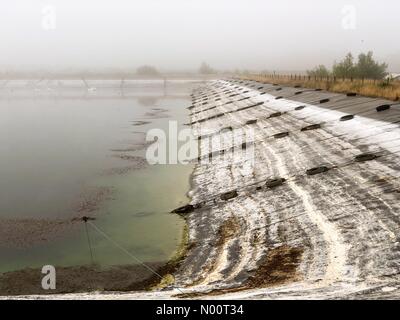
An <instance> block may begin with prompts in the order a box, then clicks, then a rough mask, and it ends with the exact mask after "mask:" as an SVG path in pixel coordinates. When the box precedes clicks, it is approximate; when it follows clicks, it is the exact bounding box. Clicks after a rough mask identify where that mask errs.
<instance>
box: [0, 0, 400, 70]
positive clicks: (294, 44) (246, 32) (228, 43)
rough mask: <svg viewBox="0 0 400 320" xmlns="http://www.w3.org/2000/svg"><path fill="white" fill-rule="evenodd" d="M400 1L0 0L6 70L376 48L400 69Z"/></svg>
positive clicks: (192, 66) (262, 60)
mask: <svg viewBox="0 0 400 320" xmlns="http://www.w3.org/2000/svg"><path fill="white" fill-rule="evenodd" d="M399 12H400V2H399V1H398V0H380V1H377V0H359V1H341V0H338V1H337V0H335V1H318V0H299V1H295V0H279V1H266V0H246V1H245V0H130V1H128V0H85V1H82V0H54V1H51V0H47V1H40V0H36V1H32V0H1V2H0V39H1V41H0V68H1V69H2V71H5V70H10V71H18V70H48V71H57V70H125V71H126V70H135V68H136V67H138V66H140V65H142V64H151V65H154V66H156V67H157V68H159V69H160V70H196V69H197V68H198V66H199V65H200V63H201V62H202V61H206V62H207V63H209V64H210V65H211V66H212V67H214V68H217V69H219V70H228V69H229V70H233V69H237V68H239V69H252V70H256V69H258V70H261V69H267V70H305V69H309V68H312V67H314V66H315V65H317V64H326V65H328V66H330V65H332V63H333V61H334V60H335V59H340V58H341V57H342V56H344V55H345V54H346V53H347V52H349V51H351V52H353V53H354V54H355V55H357V54H358V53H359V52H362V51H368V50H373V51H374V53H375V56H376V57H377V58H378V59H380V60H383V61H386V62H388V63H389V70H390V71H400V42H399V41H398V31H399Z"/></svg>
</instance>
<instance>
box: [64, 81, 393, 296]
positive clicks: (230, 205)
mask: <svg viewBox="0 0 400 320" xmlns="http://www.w3.org/2000/svg"><path fill="white" fill-rule="evenodd" d="M190 109H191V126H192V128H193V131H194V134H195V136H197V137H200V139H199V143H200V146H199V150H200V158H201V159H205V158H207V159H208V161H201V162H200V163H199V164H197V165H196V168H195V170H194V173H193V181H192V185H193V186H192V190H191V191H190V195H191V198H192V201H191V204H192V205H193V208H192V207H191V210H189V211H191V212H189V213H188V214H187V221H188V225H189V250H188V253H187V256H186V258H185V259H184V261H183V262H182V264H181V267H180V269H179V270H178V271H177V272H176V275H175V279H176V286H178V287H179V288H180V289H181V292H178V291H177V290H175V289H171V290H169V291H168V290H167V291H162V292H149V293H139V292H137V293H130V294H125V295H97V296H95V295H85V296H81V297H82V298H165V297H175V298H178V297H199V298H202V297H208V298H210V297H214V298H218V297H221V295H222V297H223V298H227V299H231V298H232V299H233V298H249V299H250V298H340V299H345V298H383V297H386V298H398V297H399V296H400V294H399V288H400V276H399V272H400V253H399V252H400V251H399V249H400V248H399V228H400V217H399V214H400V201H399V199H400V182H399V176H400V171H399V170H400V128H399V121H400V105H399V104H398V103H397V104H396V103H395V102H393V101H386V100H383V99H374V98H366V97H360V96H357V95H354V94H347V95H346V94H336V93H330V92H325V91H316V90H310V89H302V88H292V87H281V86H277V85H273V84H260V83H257V82H254V81H241V80H226V81H225V80H219V81H212V82H208V83H207V84H206V85H205V86H203V87H200V88H198V89H197V90H196V91H195V92H194V94H193V105H192V107H191V108H190ZM243 136H246V137H251V140H250V141H249V140H248V139H247V141H245V144H244V145H243V144H241V145H240V147H239V148H233V149H232V147H234V144H235V143H236V142H235V141H238V139H239V138H240V137H242V138H243ZM210 137H214V138H216V139H215V140H216V141H224V143H223V144H221V143H220V142H217V143H215V144H211V147H210V143H209V141H210V139H208V138H210ZM239 141H243V139H242V140H240V139H239ZM236 147H238V146H236ZM233 151H234V152H233ZM249 154H250V155H251V156H250V157H249ZM182 292H183V293H184V294H183V295H182ZM70 297H71V296H70ZM76 297H79V296H76V295H75V296H74V298H76Z"/></svg>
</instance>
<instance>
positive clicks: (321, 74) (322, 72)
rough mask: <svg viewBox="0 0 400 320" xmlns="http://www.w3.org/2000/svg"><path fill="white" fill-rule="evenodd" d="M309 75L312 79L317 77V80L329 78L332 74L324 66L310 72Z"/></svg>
mask: <svg viewBox="0 0 400 320" xmlns="http://www.w3.org/2000/svg"><path fill="white" fill-rule="evenodd" d="M307 74H308V75H309V76H310V77H317V78H326V77H329V75H330V72H329V70H328V69H327V67H325V66H324V65H322V64H321V65H319V66H318V67H316V68H314V69H313V70H308V71H307Z"/></svg>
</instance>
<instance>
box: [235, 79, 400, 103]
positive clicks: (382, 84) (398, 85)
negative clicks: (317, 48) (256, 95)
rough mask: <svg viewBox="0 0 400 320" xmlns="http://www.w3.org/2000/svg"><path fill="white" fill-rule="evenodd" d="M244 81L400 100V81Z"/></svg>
mask: <svg viewBox="0 0 400 320" xmlns="http://www.w3.org/2000/svg"><path fill="white" fill-rule="evenodd" d="M240 79H242V80H254V81H258V82H261V83H276V84H281V85H288V86H301V87H302V88H309V89H323V90H327V91H331V92H337V93H348V92H354V93H357V94H359V95H362V96H366V97H372V98H384V99H388V100H393V101H399V99H400V81H391V82H387V81H383V80H361V79H353V80H350V79H336V81H334V80H333V78H332V77H331V78H329V79H328V78H326V79H317V80H315V79H313V78H311V79H309V78H308V77H301V76H300V77H297V78H296V79H294V78H292V77H290V76H275V77H272V76H268V75H247V76H241V77H240Z"/></svg>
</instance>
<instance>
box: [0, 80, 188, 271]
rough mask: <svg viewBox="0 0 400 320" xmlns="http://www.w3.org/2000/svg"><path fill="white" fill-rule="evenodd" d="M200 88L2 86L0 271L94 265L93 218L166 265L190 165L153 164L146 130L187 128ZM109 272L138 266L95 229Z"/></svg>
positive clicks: (143, 255) (178, 228) (54, 83)
mask: <svg viewBox="0 0 400 320" xmlns="http://www.w3.org/2000/svg"><path fill="white" fill-rule="evenodd" d="M193 84H194V83H191V82H179V83H178V82H177V83H173V82H171V83H169V84H168V86H167V92H166V88H165V87H164V85H162V84H160V83H158V82H151V81H145V82H140V81H136V82H132V83H126V81H125V83H123V85H122V86H121V81H109V82H107V81H88V85H89V87H90V88H96V90H88V87H86V86H85V85H82V83H81V82H80V81H79V80H75V81H73V80H63V81H61V80H60V81H58V80H51V81H36V82H34V81H11V82H9V83H8V84H7V86H5V87H3V88H2V89H1V90H0V154H1V157H0V176H1V180H0V257H1V265H0V272H4V271H10V270H17V269H22V268H25V267H41V266H43V265H45V264H53V265H57V266H73V265H84V264H88V263H90V254H89V249H88V244H87V239H86V235H85V233H84V226H83V225H82V223H80V222H77V219H76V218H77V217H81V216H83V215H89V216H92V217H94V218H95V219H96V220H95V221H94V223H95V224H96V225H97V226H99V227H100V228H101V229H102V230H104V231H106V232H107V234H109V235H110V236H111V237H112V238H113V239H114V240H115V241H117V242H118V243H120V244H121V245H123V246H124V247H125V248H126V249H128V250H131V251H132V252H133V253H134V254H135V255H136V256H137V257H139V258H140V259H142V260H145V261H154V262H155V261H165V260H167V259H168V258H169V257H170V256H171V255H172V254H173V252H174V250H175V248H176V246H177V245H178V244H179V241H180V239H181V236H182V234H181V233H182V230H183V228H182V227H183V221H182V220H181V219H180V218H179V217H178V216H175V215H171V214H169V213H168V212H169V211H170V210H171V209H173V208H175V207H178V206H180V205H182V204H184V203H185V202H186V201H187V198H186V192H187V191H188V189H189V175H190V173H191V171H192V167H191V166H190V165H187V166H184V165H168V166H149V165H148V164H147V162H146V161H144V159H143V157H144V154H145V148H146V144H145V142H144V138H145V133H146V132H147V130H149V129H150V128H163V129H165V130H167V126H168V120H169V119H176V120H178V121H179V124H180V125H183V123H184V122H186V119H187V116H188V115H187V109H186V107H187V106H189V103H190V101H189V99H188V97H189V93H190V89H191V87H192V86H193ZM90 238H91V242H92V245H93V249H94V260H95V263H96V264H99V265H100V266H104V267H106V266H111V265H122V264H130V263H132V260H131V259H130V258H129V257H128V256H127V255H125V254H124V253H122V252H121V251H117V250H116V249H115V247H113V246H112V245H110V243H109V242H108V241H107V240H105V239H104V238H103V237H101V236H100V235H99V234H96V233H94V231H93V230H90Z"/></svg>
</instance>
